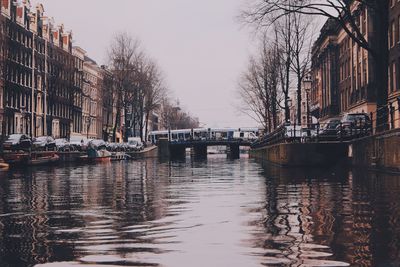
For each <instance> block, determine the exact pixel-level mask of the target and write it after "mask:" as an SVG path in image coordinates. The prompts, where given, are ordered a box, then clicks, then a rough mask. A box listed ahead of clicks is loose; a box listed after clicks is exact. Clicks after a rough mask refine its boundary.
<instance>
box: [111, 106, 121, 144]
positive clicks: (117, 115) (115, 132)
mask: <svg viewBox="0 0 400 267" xmlns="http://www.w3.org/2000/svg"><path fill="white" fill-rule="evenodd" d="M120 113H121V111H120V108H117V113H116V114H115V124H114V128H113V142H116V140H117V136H116V135H117V127H118V118H119V117H120V116H121V114H120Z"/></svg>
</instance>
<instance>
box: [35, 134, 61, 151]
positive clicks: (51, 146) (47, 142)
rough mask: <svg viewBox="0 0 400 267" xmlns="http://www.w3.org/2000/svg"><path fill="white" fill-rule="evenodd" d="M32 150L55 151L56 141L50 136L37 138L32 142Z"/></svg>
mask: <svg viewBox="0 0 400 267" xmlns="http://www.w3.org/2000/svg"><path fill="white" fill-rule="evenodd" d="M32 149H36V150H55V149H56V141H55V140H54V138H53V137H51V136H39V137H36V138H35V139H34V140H33V142H32Z"/></svg>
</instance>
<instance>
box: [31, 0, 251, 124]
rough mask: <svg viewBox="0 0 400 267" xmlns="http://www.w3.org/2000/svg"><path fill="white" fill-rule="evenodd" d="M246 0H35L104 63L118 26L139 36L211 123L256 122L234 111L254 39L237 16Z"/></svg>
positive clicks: (186, 103) (185, 102)
mask: <svg viewBox="0 0 400 267" xmlns="http://www.w3.org/2000/svg"><path fill="white" fill-rule="evenodd" d="M245 1H246V0H113V1H109V0H108V1H106V0H68V1H61V0H57V1H55V0H33V1H31V3H32V5H33V6H35V5H36V3H38V2H40V3H42V4H43V6H44V9H45V13H46V15H47V16H49V17H54V19H55V22H56V24H61V23H63V24H64V26H65V28H66V29H71V30H72V31H73V38H74V45H78V46H80V47H82V48H83V49H85V50H86V51H87V52H88V55H89V56H90V57H92V58H93V59H94V60H96V61H97V62H98V63H99V64H104V63H106V51H107V47H108V46H109V44H110V42H111V39H112V37H113V36H114V35H115V33H117V32H124V31H126V32H128V33H129V34H131V35H132V36H134V37H137V38H139V39H140V40H141V43H142V45H143V47H144V48H145V50H146V52H147V54H149V55H150V56H151V57H153V58H154V59H156V61H157V62H158V64H159V65H160V67H161V69H162V70H163V72H164V74H165V76H166V80H167V85H168V87H169V88H170V90H171V91H172V92H173V93H174V95H175V97H176V98H179V99H180V103H181V106H182V107H184V108H185V109H186V110H188V111H189V112H190V113H191V114H193V115H195V116H197V117H199V119H200V122H201V123H202V124H205V125H207V126H208V127H217V126H219V127H228V126H231V127H240V126H257V123H256V122H254V121H252V120H251V119H250V118H248V117H246V116H245V115H242V114H241V113H239V112H238V111H237V108H236V107H235V103H237V102H238V100H237V94H236V88H237V86H236V84H237V80H238V77H239V75H240V73H241V72H242V71H243V70H245V68H246V62H247V58H248V55H249V54H250V51H251V47H254V45H253V42H254V40H253V39H254V38H253V36H252V35H251V34H250V33H249V30H248V29H244V28H243V27H242V26H241V25H240V24H239V23H238V22H237V19H236V17H237V16H238V14H239V12H240V8H241V7H242V6H243V4H245Z"/></svg>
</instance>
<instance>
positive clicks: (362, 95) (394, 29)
mask: <svg viewBox="0 0 400 267" xmlns="http://www.w3.org/2000/svg"><path fill="white" fill-rule="evenodd" d="M352 11H353V14H354V16H355V18H356V23H357V25H359V28H360V31H361V33H362V34H363V36H364V38H365V39H366V40H367V41H369V40H372V38H374V32H373V29H372V27H371V24H372V23H371V21H370V20H371V18H370V15H369V12H370V11H369V9H368V7H367V6H366V5H361V4H360V3H359V2H357V1H354V2H353V4H352ZM388 22H389V32H388V44H389V47H388V49H389V65H388V88H387V90H388V103H389V106H390V107H392V112H393V111H394V110H398V108H399V106H398V97H399V96H400V2H399V1H395V0H393V1H390V10H389V21H388ZM371 62H372V60H371V55H370V54H369V53H368V51H367V50H365V49H363V48H361V47H360V46H359V45H358V44H357V43H356V42H355V41H353V40H352V39H351V38H350V37H349V36H348V34H347V33H346V32H345V31H344V30H343V29H342V28H341V27H340V26H339V25H338V24H337V23H336V22H335V20H333V19H328V20H327V21H326V23H325V25H324V26H323V27H322V29H321V32H320V36H319V38H318V39H317V41H316V42H315V44H314V47H313V49H312V67H311V69H312V71H311V73H312V90H311V98H310V111H311V114H312V115H314V116H316V117H318V118H320V120H321V121H322V122H323V121H324V120H326V119H328V118H331V117H335V116H339V115H342V114H344V113H358V112H365V113H368V114H370V113H373V114H375V112H376V96H375V86H376V82H377V81H376V80H375V77H374V70H373V66H372V64H371ZM393 117H394V121H395V127H400V116H399V113H398V112H393ZM373 119H375V118H373Z"/></svg>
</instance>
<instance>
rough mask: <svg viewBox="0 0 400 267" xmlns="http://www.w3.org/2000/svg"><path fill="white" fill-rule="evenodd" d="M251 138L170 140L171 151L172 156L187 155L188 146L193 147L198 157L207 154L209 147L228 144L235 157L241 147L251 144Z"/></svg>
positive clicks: (238, 154) (231, 154) (232, 155)
mask: <svg viewBox="0 0 400 267" xmlns="http://www.w3.org/2000/svg"><path fill="white" fill-rule="evenodd" d="M251 143H252V142H250V141H249V140H207V139H206V140H182V141H169V151H170V155H171V156H173V157H174V156H176V157H180V156H183V155H185V153H186V148H191V149H192V153H193V154H194V155H195V156H198V157H206V156H207V147H209V146H226V147H227V148H228V149H227V151H228V153H229V155H230V156H231V157H233V158H239V156H240V147H241V146H250V145H251Z"/></svg>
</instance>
